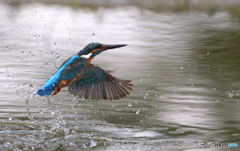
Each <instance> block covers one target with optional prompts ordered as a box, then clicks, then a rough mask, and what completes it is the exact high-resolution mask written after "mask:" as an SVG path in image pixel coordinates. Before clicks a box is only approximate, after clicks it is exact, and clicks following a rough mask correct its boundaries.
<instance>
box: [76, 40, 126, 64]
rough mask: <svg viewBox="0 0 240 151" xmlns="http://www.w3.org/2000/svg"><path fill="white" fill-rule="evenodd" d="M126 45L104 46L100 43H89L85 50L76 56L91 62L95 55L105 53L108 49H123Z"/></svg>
mask: <svg viewBox="0 0 240 151" xmlns="http://www.w3.org/2000/svg"><path fill="white" fill-rule="evenodd" d="M124 46H126V44H113V45H106V44H101V43H95V42H93V43H89V44H88V45H87V46H86V47H85V48H83V49H82V50H81V51H80V52H79V53H78V55H79V56H80V57H85V58H87V59H89V61H91V60H92V59H93V58H94V57H95V56H96V55H98V54H100V53H102V52H103V51H106V50H108V49H114V48H119V47H124Z"/></svg>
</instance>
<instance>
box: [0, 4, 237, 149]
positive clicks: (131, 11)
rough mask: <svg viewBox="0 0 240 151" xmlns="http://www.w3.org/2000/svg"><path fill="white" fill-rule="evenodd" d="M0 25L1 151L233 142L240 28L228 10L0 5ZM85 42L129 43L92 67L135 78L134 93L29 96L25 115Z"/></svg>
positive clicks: (176, 146)
mask: <svg viewBox="0 0 240 151" xmlns="http://www.w3.org/2000/svg"><path fill="white" fill-rule="evenodd" d="M126 10H127V11H126ZM0 20H1V22H0V35H1V36H0V39H1V43H0V53H1V56H0V79H1V82H0V98H1V102H0V105H1V108H0V128H1V129H0V130H1V131H0V136H1V137H0V149H2V150H6V149H23V150H24V149H25V150H37V149H38V150H60V149H63V150H64V149H65V150H76V147H78V148H79V149H82V150H94V149H97V150H159V149H161V148H162V149H165V150H179V149H182V150H185V149H191V148H197V149H199V150H200V148H203V147H205V145H206V143H211V142H238V141H239V139H240V137H239V136H240V129H239V124H240V120H239V118H238V117H239V111H240V108H239V104H240V102H239V95H240V93H239V85H240V82H239V81H240V77H239V74H240V70H239V69H240V62H239V55H240V52H239V48H240V44H239V42H238V41H239V40H240V28H239V27H240V26H239V21H238V20H237V19H233V18H231V16H230V15H229V14H228V13H226V12H224V11H221V12H217V13H215V14H212V15H209V14H208V13H207V12H200V11H187V12H178V13H172V12H162V13H156V12H151V11H149V10H140V9H138V8H136V7H118V8H99V9H97V10H89V9H86V8H80V9H72V8H69V7H65V6H58V5H51V6H48V5H43V4H26V5H21V6H18V7H16V8H11V7H9V6H7V5H5V4H1V5H0ZM92 41H96V42H102V43H127V44H128V46H127V47H124V48H122V49H121V50H117V49H116V50H112V51H108V52H106V53H104V54H101V55H100V56H99V57H97V58H96V59H95V60H94V63H96V64H99V65H101V67H103V68H104V69H108V70H112V71H113V74H114V75H116V76H117V77H121V78H122V79H132V80H133V83H134V90H133V92H132V94H131V95H130V96H128V97H127V98H125V99H122V100H117V101H106V100H80V99H78V98H75V97H74V96H72V95H70V94H69V93H68V92H67V89H65V90H63V92H61V93H59V94H58V95H57V96H54V97H50V98H41V97H36V96H32V97H30V100H29V101H30V102H29V105H30V108H29V109H30V112H31V116H30V117H29V116H28V114H27V112H26V111H27V107H26V104H25V101H26V99H27V97H28V95H29V94H30V93H32V92H33V91H35V90H36V89H37V88H38V87H40V86H41V84H42V83H43V82H44V81H45V80H46V79H47V78H48V77H49V75H51V74H52V73H53V72H54V71H55V70H56V68H55V66H59V65H60V64H61V63H62V62H63V61H64V59H66V58H68V57H69V56H71V55H73V54H75V53H77V52H78V51H79V50H80V49H81V48H82V47H83V46H85V45H86V44H87V43H89V42H92ZM29 118H30V119H29ZM169 146H171V147H169Z"/></svg>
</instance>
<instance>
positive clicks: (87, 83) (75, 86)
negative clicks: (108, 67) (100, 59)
mask: <svg viewBox="0 0 240 151" xmlns="http://www.w3.org/2000/svg"><path fill="white" fill-rule="evenodd" d="M124 46H126V45H125V44H114V45H105V44H101V43H89V44H88V45H87V46H86V47H85V48H83V49H82V50H80V51H79V52H78V53H77V54H76V55H74V56H72V57H70V58H69V59H67V60H66V61H65V62H63V64H62V65H61V66H60V67H59V68H58V69H57V71H56V72H55V73H54V74H53V75H52V76H51V77H50V78H49V79H48V80H47V81H46V82H45V83H44V84H43V86H42V87H41V88H40V89H39V90H37V92H36V93H37V94H38V95H40V96H49V95H56V94H57V93H58V92H60V91H61V89H62V88H63V87H66V86H68V87H69V92H70V93H72V94H74V95H76V96H78V97H80V98H85V99H108V100H113V99H120V98H123V97H125V96H127V95H129V91H130V90H132V88H131V87H132V84H131V80H121V79H118V78H116V77H114V76H112V75H111V74H110V73H109V72H108V71H105V70H104V69H102V68H101V67H99V66H95V65H93V64H91V61H92V60H93V59H94V57H96V56H97V55H99V54H100V53H102V52H104V51H106V50H109V49H115V48H120V47H124Z"/></svg>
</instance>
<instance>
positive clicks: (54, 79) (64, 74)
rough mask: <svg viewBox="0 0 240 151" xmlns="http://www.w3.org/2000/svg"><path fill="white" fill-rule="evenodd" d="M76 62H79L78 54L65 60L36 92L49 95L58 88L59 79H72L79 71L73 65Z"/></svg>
mask: <svg viewBox="0 0 240 151" xmlns="http://www.w3.org/2000/svg"><path fill="white" fill-rule="evenodd" d="M76 62H81V61H80V58H79V56H78V55H76V56H73V57H71V58H69V59H68V60H67V61H65V62H64V63H63V64H62V65H61V66H60V67H59V68H58V70H57V71H56V72H55V73H54V74H53V75H52V76H51V77H50V78H49V79H48V80H47V81H46V82H45V83H44V84H43V86H42V87H41V88H40V89H39V90H38V91H37V94H38V95H40V96H48V95H51V94H52V93H53V92H54V91H55V90H56V88H58V86H59V81H61V80H70V79H72V78H73V77H74V76H75V75H76V74H77V73H78V72H79V71H78V70H77V68H76V67H75V66H76Z"/></svg>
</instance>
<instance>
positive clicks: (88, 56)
mask: <svg viewBox="0 0 240 151" xmlns="http://www.w3.org/2000/svg"><path fill="white" fill-rule="evenodd" d="M91 55H92V53H89V54H87V55H81V56H80V57H81V58H86V59H88V58H90V56H91Z"/></svg>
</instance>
